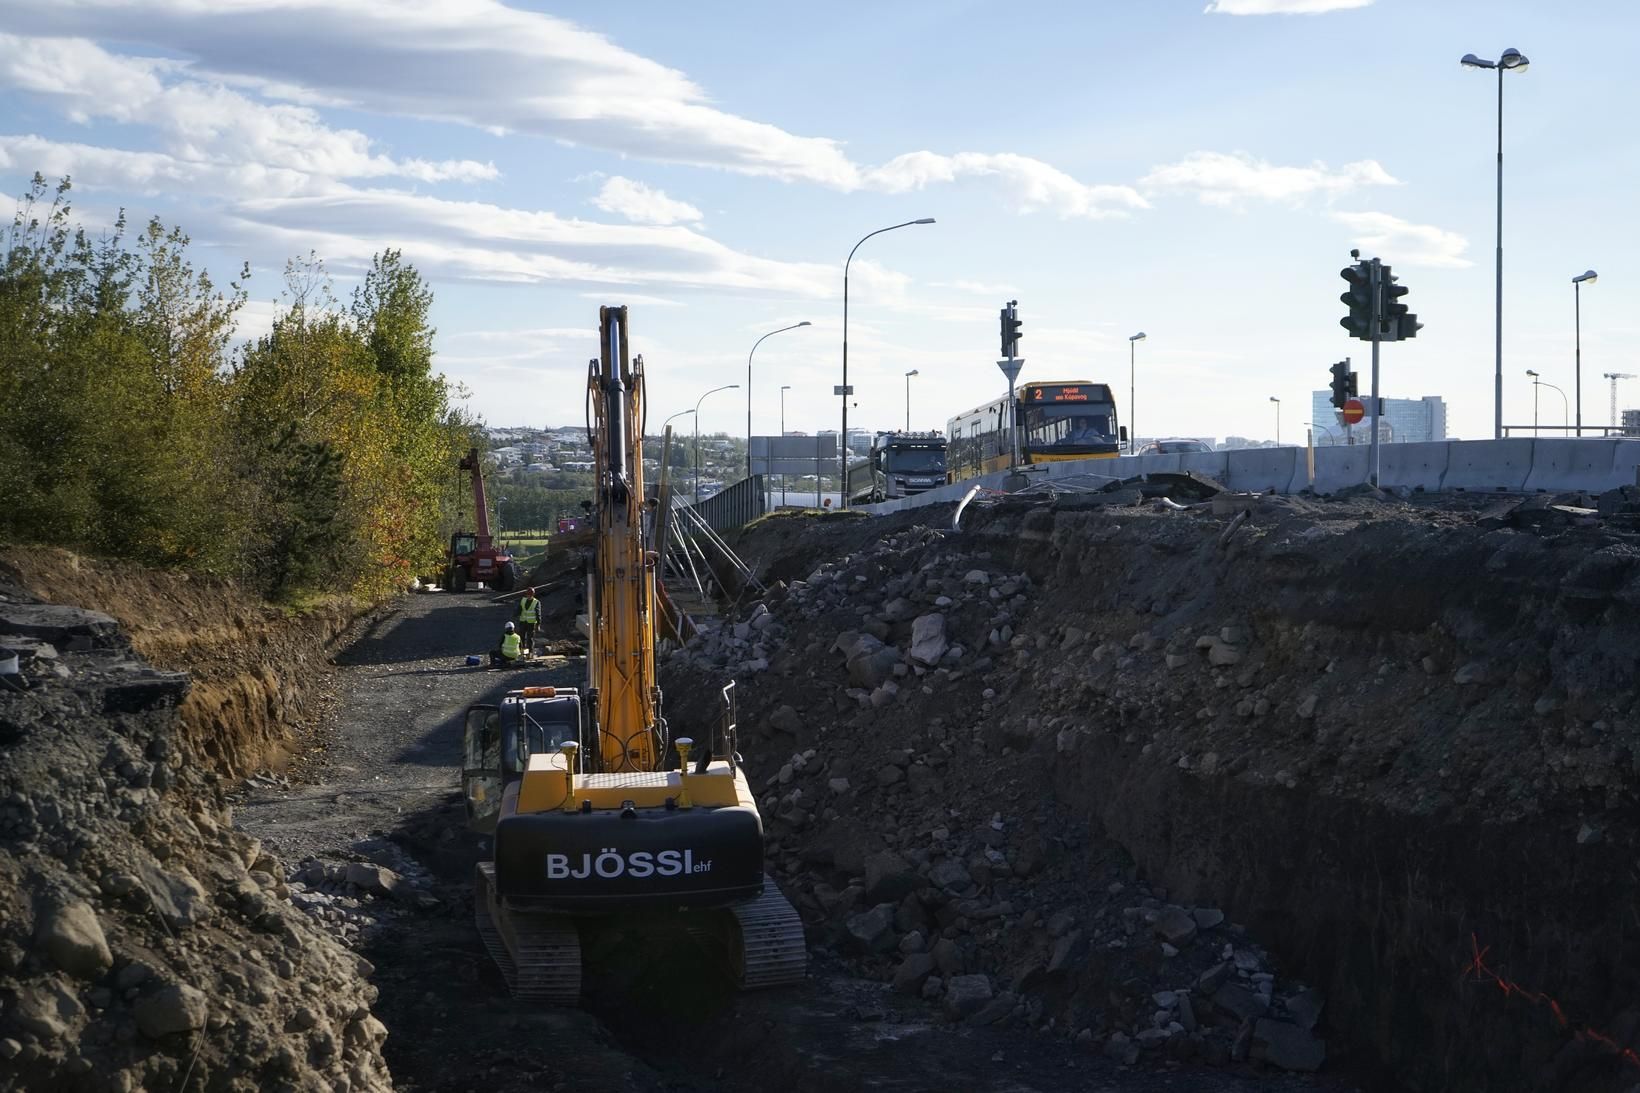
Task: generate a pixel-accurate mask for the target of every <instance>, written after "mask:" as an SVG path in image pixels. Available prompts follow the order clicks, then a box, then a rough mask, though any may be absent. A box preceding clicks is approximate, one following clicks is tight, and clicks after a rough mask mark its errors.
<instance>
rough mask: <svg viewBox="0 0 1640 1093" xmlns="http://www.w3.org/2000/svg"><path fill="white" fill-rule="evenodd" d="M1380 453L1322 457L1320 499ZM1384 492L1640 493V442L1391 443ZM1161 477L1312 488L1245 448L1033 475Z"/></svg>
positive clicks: (947, 493)
mask: <svg viewBox="0 0 1640 1093" xmlns="http://www.w3.org/2000/svg"><path fill="white" fill-rule="evenodd" d="M1370 450H1371V449H1370V447H1369V446H1368V445H1365V444H1358V445H1355V446H1353V447H1351V446H1346V447H1343V448H1337V447H1325V448H1317V449H1316V453H1315V455H1316V477H1315V483H1314V486H1313V489H1314V492H1316V493H1318V494H1328V493H1336V492H1337V491H1338V490H1341V489H1344V488H1346V487H1348V486H1353V485H1356V484H1358V483H1363V482H1365V481H1366V480H1367V460H1368V458H1369V454H1368V453H1369V452H1370ZM1379 464H1380V470H1379V484H1380V485H1381V486H1383V487H1384V488H1385V489H1409V490H1423V491H1426V492H1429V493H1435V492H1437V491H1440V490H1468V491H1473V492H1484V493H1493V492H1498V493H1525V492H1530V491H1533V490H1545V491H1555V492H1558V491H1561V490H1588V491H1590V492H1600V491H1604V490H1609V489H1612V488H1613V487H1615V486H1625V485H1628V486H1632V485H1640V439H1633V440H1631V439H1625V438H1617V437H1611V438H1606V439H1598V440H1597V439H1593V438H1589V439H1581V440H1580V439H1575V438H1574V439H1558V438H1557V439H1554V440H1549V439H1543V438H1539V439H1536V440H1533V439H1531V438H1527V439H1516V438H1510V439H1507V440H1452V441H1436V442H1433V443H1428V444H1385V445H1382V446H1381V448H1380V453H1379ZM1158 471H1195V472H1197V473H1199V474H1206V475H1210V476H1212V477H1214V478H1217V479H1218V480H1219V481H1220V482H1223V483H1224V484H1225V485H1226V486H1227V487H1228V488H1230V489H1233V490H1248V491H1253V492H1257V493H1263V492H1266V491H1269V490H1275V491H1276V492H1277V493H1297V492H1299V491H1301V490H1305V489H1310V488H1312V487H1311V483H1310V480H1309V474H1308V468H1307V466H1306V464H1305V458H1304V449H1303V448H1297V447H1294V448H1243V449H1240V450H1238V451H1228V452H1226V451H1220V452H1199V453H1192V454H1189V455H1145V456H1123V457H1121V458H1119V459H1082V460H1076V461H1073V462H1065V463H1051V464H1046V465H1045V466H1044V467H1043V469H1042V470H1040V471H1032V472H1030V478H1029V480H1030V481H1033V482H1041V481H1053V480H1054V479H1059V478H1066V477H1069V476H1073V475H1085V474H1091V475H1100V476H1107V477H1109V478H1111V479H1113V480H1114V479H1122V478H1131V477H1133V476H1135V475H1139V474H1151V473H1155V472H1158ZM1007 478H1008V475H1007V474H1006V473H998V474H988V475H984V476H982V477H980V478H972V479H968V480H967V481H964V482H959V483H956V484H954V485H949V486H942V487H941V488H939V489H937V490H930V491H929V492H928V493H924V494H919V495H917V496H916V497H908V498H904V499H901V500H898V501H887V502H884V503H883V504H881V505H869V506H864V509H865V511H867V512H876V513H886V512H899V511H901V510H903V509H908V508H920V507H921V506H923V505H936V504H940V503H941V502H951V501H959V500H961V499H962V496H963V494H965V493H967V492H968V490H969V489H970V488H971V487H972V486H974V485H981V486H985V487H988V488H990V489H1002V488H1004V485H1005V483H1006V481H1007Z"/></svg>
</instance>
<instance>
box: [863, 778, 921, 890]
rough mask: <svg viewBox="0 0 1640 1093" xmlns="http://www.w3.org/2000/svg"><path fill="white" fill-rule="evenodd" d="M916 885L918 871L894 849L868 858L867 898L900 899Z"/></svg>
mask: <svg viewBox="0 0 1640 1093" xmlns="http://www.w3.org/2000/svg"><path fill="white" fill-rule="evenodd" d="M885 769H898V768H885ZM916 887H917V871H916V870H915V869H913V868H912V867H911V864H910V863H909V862H907V861H906V860H905V859H904V858H902V857H900V855H898V854H896V853H895V852H894V851H892V850H882V851H879V852H878V853H876V854H873V855H871V857H869V858H867V859H866V898H867V899H869V900H872V901H874V902H883V901H886V900H895V901H898V900H901V899H904V898H905V897H906V896H907V895H909V894H910V893H911V892H912V891H913V890H914V889H915V888H916Z"/></svg>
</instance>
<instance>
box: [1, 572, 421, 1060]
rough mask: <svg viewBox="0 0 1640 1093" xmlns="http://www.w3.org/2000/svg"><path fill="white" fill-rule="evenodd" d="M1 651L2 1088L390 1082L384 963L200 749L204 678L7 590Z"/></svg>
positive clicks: (104, 619)
mask: <svg viewBox="0 0 1640 1093" xmlns="http://www.w3.org/2000/svg"><path fill="white" fill-rule="evenodd" d="M0 643H4V644H6V645H8V646H11V647H13V648H16V649H18V650H19V651H20V652H21V653H22V658H21V660H22V672H21V674H20V675H17V676H10V677H7V682H6V684H4V685H3V686H0V690H3V691H4V693H3V694H0V748H3V749H4V757H5V758H4V763H3V765H0V1000H3V1002H0V1005H3V1008H0V1058H4V1060H5V1067H4V1078H3V1079H0V1085H3V1087H4V1088H7V1089H84V1090H99V1091H100V1090H138V1089H189V1088H198V1089H224V1090H226V1089H244V1090H250V1089H291V1090H294V1089H315V1088H325V1089H351V1090H369V1089H387V1088H390V1081H389V1079H388V1076H387V1072H386V1068H385V1065H384V1064H383V1062H382V1059H381V1055H380V1047H381V1043H382V1039H383V1036H384V1030H383V1028H382V1026H381V1025H380V1023H379V1022H377V1021H376V1020H375V1018H374V1017H372V1016H371V1013H370V1004H371V1002H372V1001H373V1000H374V988H372V987H371V986H370V985H369V984H368V983H366V982H365V981H364V979H363V978H362V975H363V974H364V973H366V972H367V971H368V969H367V968H364V967H362V966H361V964H360V962H359V960H358V959H357V958H356V957H354V956H353V955H351V954H349V953H348V952H347V951H346V950H345V949H343V948H341V947H340V946H338V945H336V944H334V943H333V942H331V941H330V940H329V939H328V938H327V937H326V936H325V935H324V934H323V932H322V931H320V930H319V929H317V928H316V927H315V926H314V925H313V924H312V923H311V922H310V921H309V919H308V918H307V917H306V916H305V915H303V914H301V913H300V912H298V911H297V910H295V909H294V908H292V907H291V906H290V904H289V903H288V902H287V898H286V897H287V896H288V891H287V889H286V885H285V883H284V880H283V871H282V868H281V866H280V865H279V863H278V862H276V861H274V860H273V859H272V858H271V857H270V856H268V855H267V854H265V853H263V852H262V851H261V849H260V847H259V845H258V844H257V843H256V841H255V840H253V839H250V838H248V837H246V836H244V835H243V834H240V833H238V832H235V831H234V830H233V828H232V823H231V818H230V816H229V814H228V811H227V809H226V808H225V807H223V804H222V797H221V793H220V788H219V787H220V782H219V780H218V779H217V777H216V776H215V775H214V774H213V773H212V772H210V771H209V770H207V769H204V768H203V767H202V765H201V764H200V763H199V762H197V761H195V760H194V759H193V758H191V757H190V756H189V754H188V748H187V747H186V745H185V742H184V740H183V738H182V735H181V734H180V733H179V729H178V710H179V707H181V706H183V705H184V704H185V702H186V699H187V696H188V694H189V691H190V681H189V679H188V677H186V676H185V675H182V674H181V673H176V672H169V671H164V670H161V669H156V668H152V667H149V666H148V665H146V664H144V663H142V662H141V661H140V660H138V659H136V658H135V657H134V656H133V655H132V648H131V643H130V641H129V640H128V639H127V638H126V637H125V636H124V635H123V634H122V633H121V631H120V630H119V627H118V625H117V624H116V622H115V620H114V619H112V618H111V617H109V616H107V615H103V614H99V613H95V612H89V611H83V610H79V609H75V608H71V607H62V606H52V605H44V604H39V603H37V602H34V601H33V600H32V598H31V597H28V596H26V595H25V594H24V593H22V592H21V590H19V589H16V588H15V587H12V586H9V585H4V584H0Z"/></svg>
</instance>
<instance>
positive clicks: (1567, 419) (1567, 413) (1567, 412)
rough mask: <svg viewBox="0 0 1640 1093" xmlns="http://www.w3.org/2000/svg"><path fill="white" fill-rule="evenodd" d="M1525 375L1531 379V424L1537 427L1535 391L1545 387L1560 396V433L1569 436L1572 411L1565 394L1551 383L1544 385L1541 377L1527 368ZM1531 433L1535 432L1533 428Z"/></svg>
mask: <svg viewBox="0 0 1640 1093" xmlns="http://www.w3.org/2000/svg"><path fill="white" fill-rule="evenodd" d="M1526 374H1527V375H1528V376H1531V377H1532V386H1533V388H1534V390H1533V392H1532V407H1533V410H1532V424H1533V425H1534V426H1536V425H1537V391H1536V388H1538V387H1547V388H1548V389H1549V390H1551V391H1553V392H1555V394H1557V395H1559V396H1560V431H1561V432H1563V433H1566V434H1568V435H1570V434H1571V431H1572V411H1571V402H1570V401H1569V400H1568V399H1567V398H1566V392H1565V391H1562V390H1561V389H1560V388H1558V387H1556V386H1555V385H1554V384H1552V383H1544V382H1543V379H1542V377H1541V376H1539V375H1538V374H1537V373H1536V372H1534V371H1532V370H1531V369H1530V368H1528V369H1527V370H1526ZM1533 432H1534V433H1535V432H1536V429H1535V428H1534V429H1533Z"/></svg>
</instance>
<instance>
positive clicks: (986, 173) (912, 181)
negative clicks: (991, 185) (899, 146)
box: [865, 151, 1149, 219]
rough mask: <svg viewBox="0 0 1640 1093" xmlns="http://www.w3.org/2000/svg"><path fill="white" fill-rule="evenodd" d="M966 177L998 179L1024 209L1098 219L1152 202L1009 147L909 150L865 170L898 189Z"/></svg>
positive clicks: (869, 179) (875, 182) (870, 181)
mask: <svg viewBox="0 0 1640 1093" xmlns="http://www.w3.org/2000/svg"><path fill="white" fill-rule="evenodd" d="M964 178H982V179H988V180H992V181H995V182H996V183H998V184H999V185H1000V186H1001V187H1002V189H1003V191H1004V192H1005V193H1007V194H1008V195H1009V196H1010V197H1011V198H1012V199H1013V200H1014V202H1015V203H1016V204H1017V205H1018V207H1019V209H1020V211H1021V212H1031V211H1034V210H1037V209H1047V210H1049V211H1050V212H1053V213H1056V214H1058V215H1059V216H1061V217H1086V218H1089V219H1098V218H1100V217H1107V216H1124V215H1126V213H1127V212H1128V210H1130V209H1145V208H1149V205H1148V203H1147V202H1146V201H1145V199H1144V198H1143V197H1141V196H1140V195H1139V192H1138V191H1137V190H1135V189H1133V188H1132V187H1131V186H1090V185H1087V184H1086V183H1082V182H1078V181H1077V180H1076V179H1074V178H1072V177H1071V176H1070V175H1068V174H1066V173H1065V172H1064V171H1061V170H1059V168H1057V167H1054V166H1052V165H1051V164H1048V163H1044V162H1042V161H1041V160H1039V159H1032V158H1031V157H1029V156H1020V155H1014V154H1012V153H1007V152H1003V153H996V154H992V153H986V152H958V153H957V154H956V155H949V156H947V155H940V154H939V153H937V152H928V151H923V152H907V153H906V154H905V155H902V156H896V157H894V158H893V159H891V160H889V161H888V162H887V163H885V164H883V165H882V166H881V167H874V168H872V169H871V170H869V171H867V172H866V174H865V183H866V185H868V186H869V187H871V188H872V189H875V190H881V191H883V192H885V193H891V194H897V193H905V192H907V191H910V190H922V189H925V188H927V187H928V186H929V185H930V184H932V183H944V182H956V181H958V180H959V179H964Z"/></svg>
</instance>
